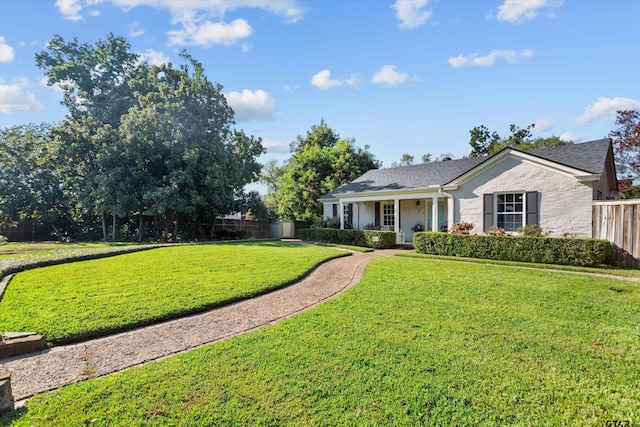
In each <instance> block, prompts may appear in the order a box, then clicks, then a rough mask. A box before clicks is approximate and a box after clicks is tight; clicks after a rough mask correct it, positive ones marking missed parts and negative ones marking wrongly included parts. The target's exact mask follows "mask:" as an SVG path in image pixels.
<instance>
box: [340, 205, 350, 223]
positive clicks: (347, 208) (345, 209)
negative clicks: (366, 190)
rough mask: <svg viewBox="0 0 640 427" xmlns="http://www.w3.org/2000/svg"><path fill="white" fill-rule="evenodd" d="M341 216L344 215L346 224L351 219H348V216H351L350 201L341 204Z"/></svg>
mask: <svg viewBox="0 0 640 427" xmlns="http://www.w3.org/2000/svg"><path fill="white" fill-rule="evenodd" d="M342 216H343V217H344V223H345V224H347V223H349V221H351V220H350V219H349V218H351V203H347V204H346V205H344V206H343V209H342Z"/></svg>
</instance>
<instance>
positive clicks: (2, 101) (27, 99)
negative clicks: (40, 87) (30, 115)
mask: <svg viewBox="0 0 640 427" xmlns="http://www.w3.org/2000/svg"><path fill="white" fill-rule="evenodd" d="M28 85H29V82H28V81H27V79H26V78H20V79H17V80H15V81H13V83H11V84H8V85H7V84H4V81H3V80H0V113H4V114H9V113H12V112H13V111H42V110H44V106H43V105H42V104H41V103H40V102H38V101H37V100H36V97H35V96H34V95H33V94H32V93H27V92H25V90H24V89H25V88H26V87H27V86H28Z"/></svg>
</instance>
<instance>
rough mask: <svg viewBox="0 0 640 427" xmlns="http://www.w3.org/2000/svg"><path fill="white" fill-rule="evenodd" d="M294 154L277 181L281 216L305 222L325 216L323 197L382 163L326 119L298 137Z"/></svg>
mask: <svg viewBox="0 0 640 427" xmlns="http://www.w3.org/2000/svg"><path fill="white" fill-rule="evenodd" d="M291 154H292V156H291V158H290V159H289V160H288V161H287V162H286V163H285V164H284V165H283V171H282V172H281V173H282V175H281V176H280V177H279V178H278V180H277V193H276V197H275V199H276V202H277V209H278V213H279V214H280V215H282V216H285V217H288V218H292V219H296V220H302V221H306V220H314V219H317V218H319V217H320V216H321V215H322V204H321V203H319V202H318V199H319V198H320V197H322V196H324V195H325V194H327V193H329V192H331V191H333V190H335V189H336V188H338V187H339V186H341V185H343V184H346V183H348V182H350V181H353V180H354V179H356V178H357V177H359V176H360V175H362V174H364V173H365V172H367V171H369V170H371V169H377V168H379V167H380V165H381V163H380V162H379V161H378V160H376V158H375V156H374V155H373V154H372V153H371V152H370V151H369V147H368V146H365V148H364V149H362V148H359V147H356V145H355V139H353V138H350V139H340V137H339V135H338V134H337V133H336V132H335V131H333V129H331V128H329V127H328V126H327V124H326V123H325V121H324V120H322V121H321V122H320V124H319V125H317V126H312V128H311V130H310V131H308V132H307V135H306V136H305V137H302V136H298V138H297V139H296V141H295V142H294V143H292V144H291Z"/></svg>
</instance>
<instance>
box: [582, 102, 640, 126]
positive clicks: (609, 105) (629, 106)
mask: <svg viewBox="0 0 640 427" xmlns="http://www.w3.org/2000/svg"><path fill="white" fill-rule="evenodd" d="M638 109H640V101H637V100H635V99H631V98H621V97H618V98H604V97H600V98H598V100H597V101H596V102H595V103H593V104H591V105H587V107H586V108H585V109H584V113H583V114H582V115H580V116H578V117H577V118H576V123H577V124H579V125H585V124H587V123H591V122H593V121H595V120H598V119H615V117H616V111H618V110H638Z"/></svg>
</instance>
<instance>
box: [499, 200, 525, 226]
mask: <svg viewBox="0 0 640 427" xmlns="http://www.w3.org/2000/svg"><path fill="white" fill-rule="evenodd" d="M496 196H497V199H496V212H497V225H498V227H502V228H504V230H505V231H516V230H517V229H518V228H520V227H522V226H523V225H524V194H523V193H506V194H497V195H496Z"/></svg>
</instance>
